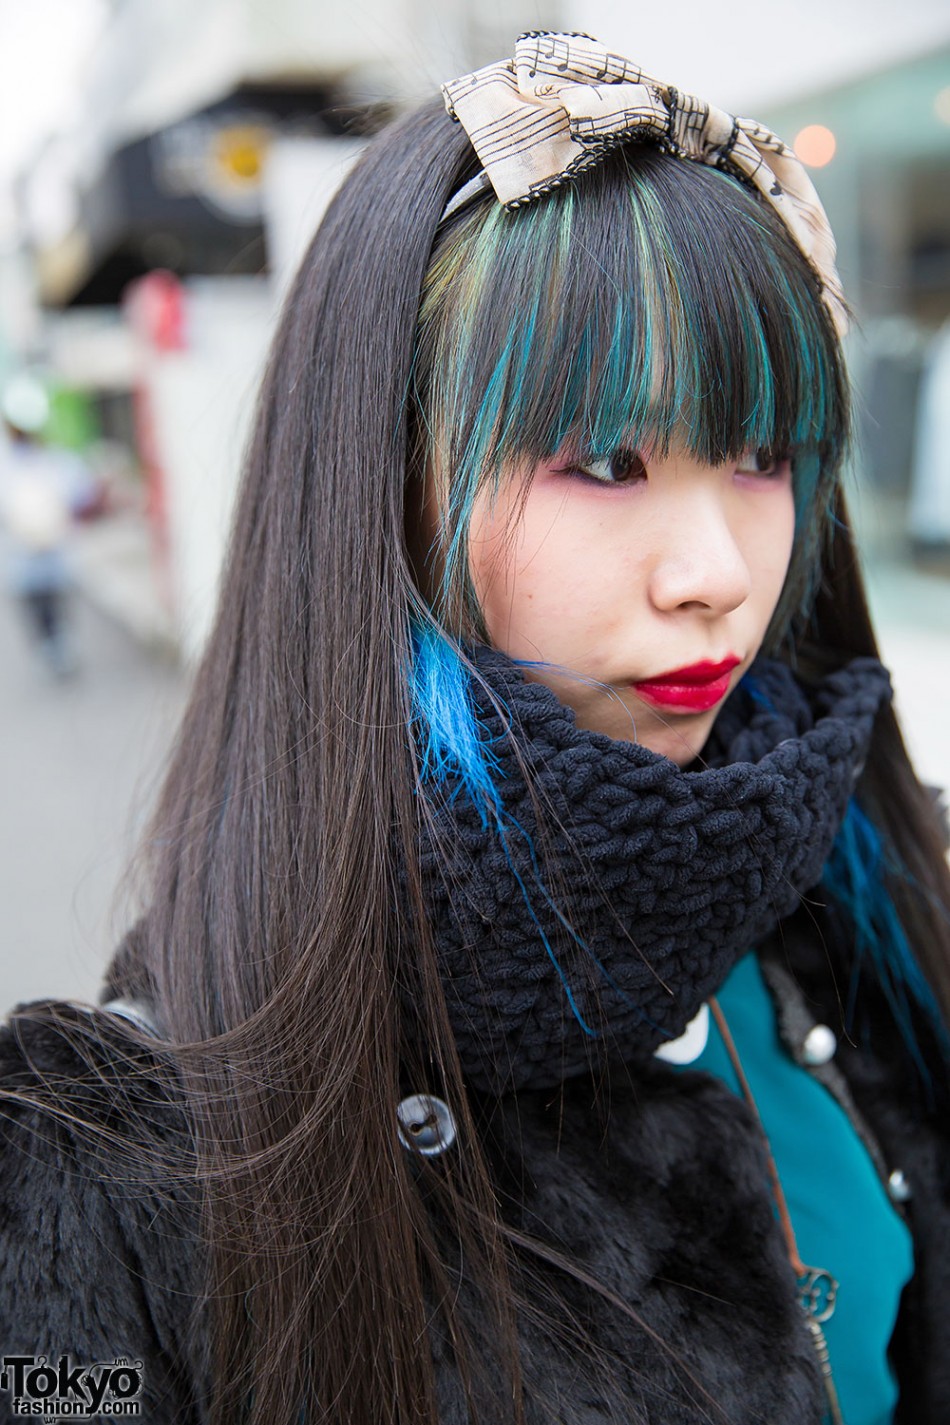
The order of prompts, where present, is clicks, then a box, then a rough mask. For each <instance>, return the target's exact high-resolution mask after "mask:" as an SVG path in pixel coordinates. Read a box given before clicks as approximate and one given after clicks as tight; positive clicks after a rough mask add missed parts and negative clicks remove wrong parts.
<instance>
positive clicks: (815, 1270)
mask: <svg viewBox="0 0 950 1425" xmlns="http://www.w3.org/2000/svg"><path fill="white" fill-rule="evenodd" d="M798 1299H799V1301H800V1303H801V1307H802V1310H803V1311H804V1313H805V1324H806V1326H807V1327H808V1329H809V1331H810V1332H811V1338H812V1341H813V1343H814V1346H815V1350H816V1352H817V1353H818V1361H819V1364H820V1366H821V1375H822V1379H823V1381H824V1383H825V1394H826V1395H827V1397H828V1411H829V1415H830V1418H831V1425H845V1420H844V1416H843V1415H842V1413H841V1403H840V1401H839V1400H838V1392H837V1390H836V1389H835V1382H834V1376H833V1375H832V1373H831V1356H830V1353H829V1351H828V1341H827V1338H826V1337H825V1333H824V1331H823V1330H822V1329H821V1328H822V1323H823V1322H825V1321H830V1320H831V1318H832V1316H833V1315H834V1311H835V1304H836V1302H837V1300H838V1283H837V1281H836V1280H835V1278H834V1277H833V1276H832V1275H831V1273H830V1272H829V1271H826V1270H825V1268H824V1267H806V1268H805V1270H804V1272H803V1273H802V1274H801V1275H800V1276H799V1278H798Z"/></svg>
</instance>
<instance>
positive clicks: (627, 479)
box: [576, 450, 647, 485]
mask: <svg viewBox="0 0 950 1425" xmlns="http://www.w3.org/2000/svg"><path fill="white" fill-rule="evenodd" d="M576 468H577V471H578V473H579V474H580V475H586V476H588V477H589V478H590V479H591V480H597V481H599V482H600V483H601V484H602V485H630V484H632V483H634V482H635V481H637V480H642V479H645V477H646V473H647V471H646V466H645V465H644V463H643V459H642V457H641V456H640V455H638V453H637V452H636V451H635V450H615V451H614V453H613V455H607V456H604V458H603V459H602V460H585V461H584V462H583V464H582V463H581V462H580V461H578V464H577V467H576Z"/></svg>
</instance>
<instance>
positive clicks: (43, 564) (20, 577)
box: [0, 400, 97, 678]
mask: <svg viewBox="0 0 950 1425" xmlns="http://www.w3.org/2000/svg"><path fill="white" fill-rule="evenodd" d="M3 431H4V436H5V444H4V447H3V449H2V450H0V525H2V528H3V542H4V544H5V549H4V551H3V553H4V557H5V562H6V566H7V567H6V582H7V586H8V588H9V590H10V592H11V594H12V595H13V597H14V598H15V599H16V601H17V603H18V604H19V606H20V607H21V609H22V611H23V615H24V619H25V626H26V629H27V633H28V635H29V637H30V639H31V642H32V643H33V644H34V646H35V647H36V648H37V650H38V652H39V654H40V656H41V658H42V659H43V661H44V663H45V664H46V666H47V667H48V668H49V670H50V671H51V672H52V673H53V674H54V675H55V676H56V677H58V678H63V677H67V676H69V675H70V674H72V673H75V672H76V671H77V668H78V658H77V653H76V649H75V639H74V633H73V628H72V620H71V617H70V602H71V592H72V589H73V585H74V574H73V565H72V559H71V551H70V547H69V545H70V531H71V526H72V522H73V520H74V519H75V518H77V517H79V516H80V515H82V514H83V512H84V511H85V510H87V509H88V508H90V507H91V506H92V505H93V503H94V501H95V498H96V493H97V487H96V485H95V482H94V481H93V479H92V477H91V475H90V473H89V471H88V469H87V467H86V465H85V463H84V462H83V461H82V460H81V459H80V457H79V456H77V455H74V454H73V453H71V452H69V451H65V450H59V449H56V448H55V447H53V446H50V445H48V444H46V443H45V441H44V440H43V438H42V435H41V432H40V429H38V428H36V427H34V425H33V422H32V420H31V419H29V418H28V417H27V416H26V414H24V412H23V411H22V410H21V409H20V408H19V407H18V405H17V403H15V402H13V401H9V400H5V401H4V419H3Z"/></svg>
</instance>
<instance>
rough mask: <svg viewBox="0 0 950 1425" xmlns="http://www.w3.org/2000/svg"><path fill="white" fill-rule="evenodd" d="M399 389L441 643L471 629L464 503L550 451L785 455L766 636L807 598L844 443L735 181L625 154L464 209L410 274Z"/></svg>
mask: <svg viewBox="0 0 950 1425" xmlns="http://www.w3.org/2000/svg"><path fill="white" fill-rule="evenodd" d="M414 380H415V397H416V402H417V407H418V412H419V416H420V430H421V431H422V433H423V439H422V447H423V448H422V452H421V455H422V458H423V459H424V462H425V468H426V470H427V472H428V477H429V478H430V479H431V480H433V481H434V484H435V491H436V494H437V499H438V503H439V507H440V510H441V512H442V532H441V540H440V545H441V558H440V563H441V566H442V570H443V573H442V588H441V591H440V595H439V598H438V600H437V610H436V611H437V613H438V614H439V615H440V616H441V617H442V618H444V619H445V620H446V622H447V623H448V624H449V626H450V627H451V626H453V625H455V626H457V627H458V628H459V629H462V630H464V628H465V627H466V626H468V627H469V628H472V627H474V628H475V629H476V630H477V629H478V627H479V624H480V616H479V614H478V610H477V607H476V606H475V604H474V596H473V593H472V591H471V588H470V586H469V581H468V576H467V530H468V523H469V518H470V515H471V509H472V503H473V501H474V498H475V495H476V494H477V492H478V491H479V490H480V489H481V488H482V486H483V485H484V484H485V483H486V481H488V482H491V484H492V486H493V488H495V489H497V487H498V482H499V479H500V476H501V472H502V470H503V468H508V469H509V470H510V469H521V470H524V471H527V470H530V469H531V468H533V466H534V465H536V464H537V463H538V462H539V461H540V460H544V459H547V458H550V457H551V456H552V455H553V454H554V453H555V452H556V451H558V450H560V449H562V448H564V447H565V446H567V447H568V448H573V449H575V450H576V451H577V452H578V453H579V454H580V453H583V454H585V455H590V456H595V457H603V456H606V455H609V454H611V453H612V452H614V451H616V450H618V449H620V448H637V447H639V448H655V449H657V450H658V451H659V452H661V453H663V454H666V453H668V451H669V449H670V447H671V445H673V444H674V443H677V444H681V445H683V446H684V447H685V448H686V449H687V450H688V451H689V453H690V454H691V455H692V456H693V457H694V458H695V459H698V460H702V461H703V462H705V463H708V464H719V463H721V462H723V461H725V460H730V459H734V458H736V457H738V456H739V455H740V454H742V453H743V452H744V451H747V450H750V449H754V450H764V451H767V452H769V453H771V454H773V455H775V456H781V457H784V456H786V455H789V456H791V458H792V468H793V475H794V481H795V494H796V510H797V531H798V532H797V536H796V549H795V553H794V554H793V561H792V568H791V569H790V571H789V578H788V580H787V584H786V591H785V594H784V595H783V599H782V603H781V605H780V608H779V610H778V611H777V615H776V625H777V624H778V623H781V624H782V625H783V628H787V626H788V623H789V620H790V618H791V617H792V616H793V615H794V614H795V613H796V612H799V611H800V610H801V608H802V606H803V605H804V603H806V602H807V601H808V600H809V598H810V595H811V593H812V591H813V588H814V582H815V579H816V577H817V565H818V562H819V559H820V552H821V547H822V543H823V533H824V530H825V528H826V526H827V522H828V520H829V518H830V508H831V496H832V493H833V488H834V481H835V478H836V475H837V471H838V468H839V466H840V463H841V458H842V455H843V452H844V447H845V443H846V436H847V426H848V412H847V397H846V394H845V383H844V377H843V372H842V369H841V357H840V352H839V348H838V344H837V340H836V338H835V335H834V332H833V330H832V328H831V324H830V321H829V319H828V318H827V316H826V314H825V312H824V308H823V306H822V304H821V301H820V296H819V292H818V283H817V279H816V277H815V276H814V274H813V273H812V271H811V269H810V268H809V266H808V264H807V262H806V261H805V259H804V258H803V257H802V255H801V253H800V252H799V250H798V248H797V246H796V245H795V244H794V242H793V241H792V239H791V237H790V236H789V235H788V233H787V232H786V231H785V229H784V226H783V224H782V223H781V221H780V220H779V219H778V218H777V217H776V216H775V215H774V214H773V213H772V212H771V210H769V209H768V208H767V207H766V205H765V204H764V203H762V202H761V200H759V199H758V198H757V197H756V196H755V195H754V194H752V193H750V192H748V191H746V190H745V189H744V188H743V187H742V186H741V185H740V184H739V183H738V182H737V181H736V180H734V179H732V178H730V177H728V176H727V175H725V174H722V173H719V172H716V171H714V170H712V169H710V168H707V167H704V166H702V165H699V164H693V163H690V162H688V161H686V160H682V159H675V158H672V157H669V156H667V155H663V154H661V153H659V152H658V151H657V150H656V149H655V148H652V147H643V148H636V147H628V148H625V149H620V150H618V151H617V152H616V153H615V154H613V155H612V156H611V158H610V159H609V161H607V162H606V163H604V164H603V165H601V166H600V167H598V168H596V169H593V170H591V171H589V172H588V173H586V174H584V175H583V176H582V177H581V178H579V179H578V180H577V181H575V182H573V183H569V184H567V185H565V187H564V188H562V189H561V190H560V191H559V192H557V193H555V194H552V195H550V196H549V197H547V198H546V199H544V200H543V201H540V202H538V203H535V204H532V205H530V206H529V207H527V208H524V209H521V210H519V211H516V212H513V213H509V212H507V211H506V210H505V209H503V208H502V207H501V206H500V205H499V204H497V203H496V202H493V201H492V202H490V203H480V204H478V205H477V207H475V208H473V209H471V210H469V211H468V212H466V211H464V210H463V212H462V213H460V214H459V215H458V217H457V218H456V219H455V220H454V222H453V223H452V224H451V225H450V226H449V227H448V230H447V231H446V232H444V233H443V235H442V238H441V240H440V242H439V243H438V244H437V248H436V251H435V254H434V256H433V259H432V261H431V263H430V266H429V270H428V272H427V274H426V281H425V285H424V289H423V296H422V302H421V306H420V313H419V326H418V340H417V352H416V363H415V375H414Z"/></svg>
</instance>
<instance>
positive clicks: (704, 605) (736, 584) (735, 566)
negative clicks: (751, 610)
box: [650, 501, 752, 615]
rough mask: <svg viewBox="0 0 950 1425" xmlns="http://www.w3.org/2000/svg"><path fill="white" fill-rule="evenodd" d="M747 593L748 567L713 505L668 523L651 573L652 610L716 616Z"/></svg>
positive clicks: (706, 503)
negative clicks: (683, 610)
mask: <svg viewBox="0 0 950 1425" xmlns="http://www.w3.org/2000/svg"><path fill="white" fill-rule="evenodd" d="M751 592H752V579H751V573H750V569H749V564H748V561H747V559H746V557H745V555H744V553H743V551H742V549H741V547H740V544H739V542H738V540H737V538H736V535H735V533H734V532H733V530H732V529H731V527H730V525H729V521H728V519H727V517H726V514H725V512H724V511H723V510H722V509H720V508H718V506H717V505H716V503H715V502H714V501H698V502H694V503H692V507H691V508H690V510H689V511H685V510H682V509H680V510H679V511H678V512H677V514H676V517H675V518H673V519H671V520H670V522H669V525H668V528H667V531H666V534H665V537H664V538H663V539H662V541H661V543H660V547H659V549H658V551H657V557H656V559H655V561H654V564H653V568H652V571H651V577H650V597H651V600H652V602H653V605H654V607H655V608H656V609H658V610H660V611H661V612H663V613H672V612H674V611H675V610H676V609H680V608H688V607H695V608H696V609H697V610H698V611H706V612H708V613H709V614H711V615H722V614H727V613H731V612H732V610H733V609H736V608H738V607H739V606H740V605H741V604H743V603H744V602H745V600H746V599H747V598H748V597H749V595H750V593H751Z"/></svg>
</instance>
